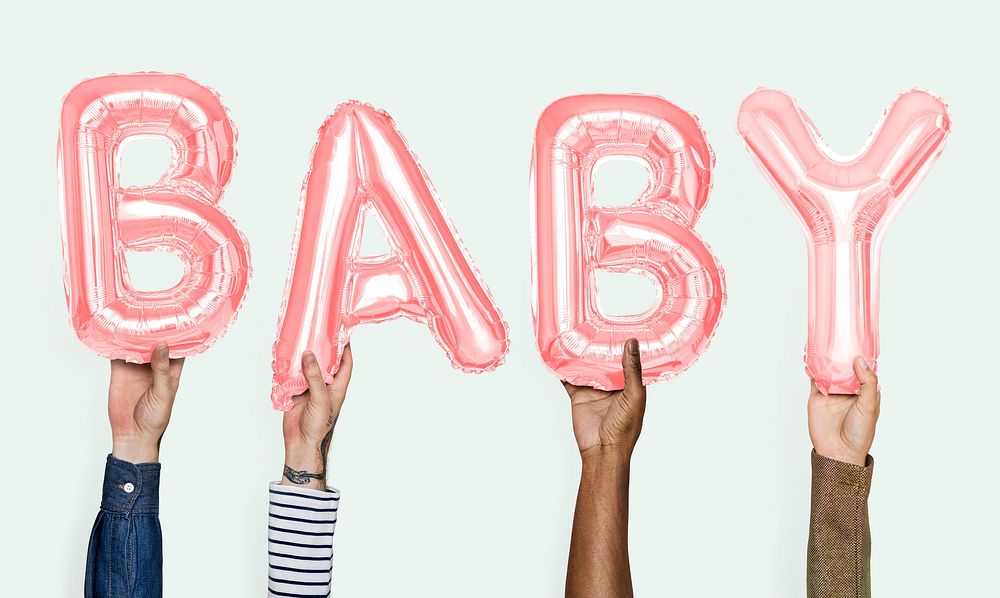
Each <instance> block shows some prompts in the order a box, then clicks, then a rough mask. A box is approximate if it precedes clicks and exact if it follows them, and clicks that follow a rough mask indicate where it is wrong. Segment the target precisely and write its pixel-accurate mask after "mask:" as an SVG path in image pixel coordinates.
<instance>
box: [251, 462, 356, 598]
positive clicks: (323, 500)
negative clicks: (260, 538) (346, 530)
mask: <svg viewBox="0 0 1000 598" xmlns="http://www.w3.org/2000/svg"><path fill="white" fill-rule="evenodd" d="M339 503H340V491H339V490H334V489H332V488H331V489H329V490H327V491H322V490H312V489H309V488H296V487H294V486H283V485H281V484H279V483H277V482H273V483H271V486H270V506H269V507H268V521H267V562H268V567H267V587H268V596H329V595H330V581H331V579H332V574H333V530H334V528H336V526H337V505H338V504H339Z"/></svg>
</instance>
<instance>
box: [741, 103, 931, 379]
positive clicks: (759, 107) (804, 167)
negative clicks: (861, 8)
mask: <svg viewBox="0 0 1000 598" xmlns="http://www.w3.org/2000/svg"><path fill="white" fill-rule="evenodd" d="M949 126H950V125H949V121H948V109H947V106H945V104H944V102H942V101H941V99H940V98H937V97H935V96H933V95H931V94H929V93H927V92H924V91H918V90H914V91H909V92H907V93H904V94H903V95H901V96H899V97H898V98H897V99H896V101H895V102H893V103H892V104H891V105H890V106H889V108H888V109H887V110H886V112H885V115H884V117H883V119H882V122H881V124H880V125H879V126H878V127H877V128H876V129H875V131H874V133H873V134H872V136H871V139H870V140H869V142H868V144H867V145H866V146H865V148H864V149H863V150H862V151H861V152H859V153H858V154H856V155H855V156H852V157H848V158H842V157H839V156H836V155H834V154H833V153H832V152H831V151H830V149H829V148H828V147H827V146H826V144H825V143H824V142H823V140H822V138H821V137H820V135H819V133H818V132H817V130H816V127H815V126H814V125H813V124H812V122H810V121H809V117H807V116H806V115H805V114H804V113H803V112H802V111H801V110H799V108H798V107H797V106H796V105H795V102H794V101H793V100H792V99H791V98H790V97H788V96H787V95H785V94H783V93H780V92H777V91H773V90H768V89H761V90H758V91H756V92H754V93H753V94H751V95H750V96H749V97H748V98H747V99H746V100H744V101H743V105H742V106H741V107H740V112H739V123H738V128H739V132H740V135H741V136H742V137H743V139H744V140H745V141H746V143H747V146H748V147H749V149H750V153H751V154H752V155H753V157H754V158H755V159H756V161H757V163H758V166H759V167H760V169H761V170H762V171H763V172H764V173H765V174H766V175H767V177H768V178H769V179H770V180H771V182H772V184H773V185H774V186H775V188H776V189H777V190H778V193H779V194H780V195H781V196H782V197H783V198H784V200H785V201H786V202H787V203H788V204H789V206H790V207H791V208H792V210H793V211H794V212H795V213H796V214H797V215H798V218H799V221H800V223H801V224H802V226H803V229H804V230H805V233H806V236H807V241H808V247H809V341H808V344H807V346H806V356H805V361H806V372H807V373H808V374H809V376H810V377H812V378H813V379H814V380H815V381H816V386H817V387H818V388H819V389H820V390H821V391H822V392H824V393H847V394H850V393H855V392H857V391H858V383H857V380H856V379H855V377H854V372H853V369H852V362H853V360H854V357H855V356H857V355H861V356H863V357H864V358H865V359H866V360H867V361H868V362H869V363H870V364H871V366H872V367H873V368H874V367H875V360H876V358H877V357H878V352H879V351H878V291H879V285H878V257H879V250H880V245H881V243H882V239H883V237H884V235H885V232H886V230H887V229H888V228H889V224H890V222H891V221H892V219H893V217H895V215H896V213H897V212H898V211H899V209H900V208H901V207H902V206H903V203H904V202H905V201H906V199H907V198H908V197H909V195H910V194H911V193H912V192H913V190H914V189H915V188H916V187H917V186H918V184H919V183H920V181H921V180H922V179H923V177H924V175H925V174H926V173H927V171H928V170H929V169H930V167H931V165H932V164H933V163H934V160H935V159H936V158H937V156H938V155H939V154H940V153H941V150H942V149H943V148H944V141H945V137H947V135H948V130H949Z"/></svg>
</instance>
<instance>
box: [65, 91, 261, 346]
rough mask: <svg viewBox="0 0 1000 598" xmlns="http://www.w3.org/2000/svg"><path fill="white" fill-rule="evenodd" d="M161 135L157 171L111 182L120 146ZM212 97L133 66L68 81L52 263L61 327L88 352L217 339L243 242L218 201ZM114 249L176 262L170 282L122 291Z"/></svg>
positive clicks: (240, 271)
mask: <svg viewBox="0 0 1000 598" xmlns="http://www.w3.org/2000/svg"><path fill="white" fill-rule="evenodd" d="M137 137H158V138H162V139H164V140H165V141H166V142H167V143H168V145H169V146H170V148H171V150H172V153H173V161H172V163H171V165H170V167H169V168H168V169H167V172H166V173H165V174H164V175H163V176H162V177H161V178H160V180H159V181H158V182H157V183H155V184H153V185H149V186H143V187H130V188H127V189H123V188H122V187H121V186H120V184H119V164H120V157H121V149H122V144H123V143H124V142H126V141H128V140H130V139H134V138H137ZM235 141H236V133H235V130H234V128H233V124H232V122H231V121H230V120H229V116H228V114H227V113H226V110H225V108H224V107H223V105H222V101H221V100H220V99H219V96H218V95H216V94H215V92H213V91H211V90H210V89H208V88H206V87H203V86H201V85H199V84H198V83H195V82H194V81H191V80H190V79H187V78H186V77H183V76H181V75H165V74H159V73H136V74H131V75H111V76H107V77H100V78H97V79H90V80H87V81H84V82H83V83H80V84H79V85H77V86H76V87H74V88H73V89H72V91H70V92H69V94H68V95H67V96H66V99H65V100H64V102H63V107H62V122H61V126H60V133H59V152H58V155H59V173H60V186H61V200H62V205H61V207H62V232H63V261H64V266H65V286H66V301H67V304H68V306H69V311H70V318H71V321H72V324H73V328H74V329H75V330H76V334H77V336H78V337H79V338H80V340H81V341H82V342H83V343H84V344H85V345H86V346H87V347H89V348H90V349H91V350H92V351H94V352H96V353H98V354H99V355H102V356H104V357H109V358H112V359H126V360H129V361H134V362H146V361H149V359H150V354H151V352H152V349H153V347H155V346H156V345H157V344H160V343H163V342H166V343H169V344H170V355H171V357H183V356H186V355H193V354H195V353H199V352H201V351H204V350H205V349H206V348H208V347H209V346H210V345H211V344H212V342H214V341H215V340H216V339H218V338H219V337H220V336H221V335H222V334H223V332H224V331H225V329H226V327H227V326H228V325H229V324H230V322H231V321H232V320H233V318H234V317H235V316H236V313H237V311H238V310H239V308H240V305H241V302H242V300H243V296H244V293H245V292H246V288H247V282H248V278H249V275H250V258H249V252H248V248H247V243H246V240H245V239H244V238H243V236H242V235H241V234H240V232H239V231H238V230H237V229H236V226H235V225H234V224H233V222H232V221H231V220H230V219H229V218H228V217H227V216H226V215H225V214H224V213H223V212H222V211H221V210H220V209H219V207H218V205H217V204H218V203H219V200H220V199H221V198H222V192H223V190H224V189H225V187H226V184H227V183H228V182H229V177H230V174H231V172H232V167H233V160H234V158H235V156H236V151H235V149H234V143H235ZM126 251H169V252H172V253H174V254H176V255H177V256H178V257H179V258H180V259H181V261H182V262H183V264H184V274H183V276H182V277H181V280H180V281H179V282H178V283H177V284H176V285H175V286H173V287H172V288H169V289H164V290H157V291H141V290H136V289H134V288H133V286H132V284H131V282H130V279H129V272H128V267H127V264H126Z"/></svg>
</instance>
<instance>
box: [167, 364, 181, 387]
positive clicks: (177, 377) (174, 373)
mask: <svg viewBox="0 0 1000 598" xmlns="http://www.w3.org/2000/svg"><path fill="white" fill-rule="evenodd" d="M183 371H184V358H183V357H178V358H176V359H171V360H170V380H171V381H173V383H174V388H177V385H178V384H180V381H181V372H183Z"/></svg>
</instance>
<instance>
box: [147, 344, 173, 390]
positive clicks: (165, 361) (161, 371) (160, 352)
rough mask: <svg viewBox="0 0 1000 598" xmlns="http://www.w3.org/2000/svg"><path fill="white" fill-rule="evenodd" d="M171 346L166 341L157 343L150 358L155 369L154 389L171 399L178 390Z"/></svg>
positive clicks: (152, 367)
mask: <svg viewBox="0 0 1000 598" xmlns="http://www.w3.org/2000/svg"><path fill="white" fill-rule="evenodd" d="M170 366H171V364H170V347H168V346H167V344H166V343H164V344H162V345H157V347H156V348H155V349H153V355H152V357H150V360H149V367H150V369H151V370H153V390H154V391H155V393H156V396H158V397H159V398H161V399H167V400H170V399H172V398H173V396H174V393H175V392H176V391H177V384H176V380H175V379H174V378H173V377H172V376H171V367H170Z"/></svg>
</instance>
